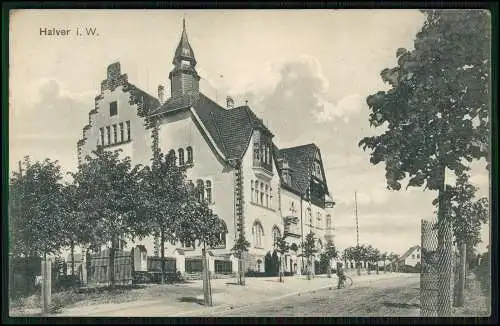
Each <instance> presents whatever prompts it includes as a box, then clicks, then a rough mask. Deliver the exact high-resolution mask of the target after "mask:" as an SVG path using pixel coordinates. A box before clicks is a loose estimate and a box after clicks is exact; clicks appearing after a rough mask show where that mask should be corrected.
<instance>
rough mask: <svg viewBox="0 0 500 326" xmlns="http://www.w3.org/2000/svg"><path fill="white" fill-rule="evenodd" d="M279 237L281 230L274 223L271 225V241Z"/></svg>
mask: <svg viewBox="0 0 500 326" xmlns="http://www.w3.org/2000/svg"><path fill="white" fill-rule="evenodd" d="M279 238H281V232H280V229H279V228H278V227H277V226H276V225H275V226H273V243H276V241H278V239H279Z"/></svg>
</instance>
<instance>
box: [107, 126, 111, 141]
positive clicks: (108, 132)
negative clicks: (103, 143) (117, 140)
mask: <svg viewBox="0 0 500 326" xmlns="http://www.w3.org/2000/svg"><path fill="white" fill-rule="evenodd" d="M106 135H107V136H108V137H107V138H108V143H107V145H110V144H111V128H110V127H109V126H107V127H106Z"/></svg>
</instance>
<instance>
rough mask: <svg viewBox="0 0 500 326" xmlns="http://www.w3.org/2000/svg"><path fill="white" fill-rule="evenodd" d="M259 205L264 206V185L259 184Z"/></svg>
mask: <svg viewBox="0 0 500 326" xmlns="http://www.w3.org/2000/svg"><path fill="white" fill-rule="evenodd" d="M259 204H261V205H264V184H263V183H261V184H260V203H259Z"/></svg>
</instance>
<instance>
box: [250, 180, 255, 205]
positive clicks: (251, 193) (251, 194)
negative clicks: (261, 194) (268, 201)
mask: <svg viewBox="0 0 500 326" xmlns="http://www.w3.org/2000/svg"><path fill="white" fill-rule="evenodd" d="M250 184H251V189H252V190H251V192H250V197H251V198H250V200H251V202H252V203H253V198H254V195H253V192H254V187H253V180H252V181H250Z"/></svg>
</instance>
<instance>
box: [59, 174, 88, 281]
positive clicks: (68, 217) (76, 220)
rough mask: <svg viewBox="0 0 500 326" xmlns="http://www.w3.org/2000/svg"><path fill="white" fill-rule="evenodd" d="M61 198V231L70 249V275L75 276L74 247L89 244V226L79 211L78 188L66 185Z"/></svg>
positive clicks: (72, 184) (71, 184) (73, 184)
mask: <svg viewBox="0 0 500 326" xmlns="http://www.w3.org/2000/svg"><path fill="white" fill-rule="evenodd" d="M62 196H63V199H64V201H63V205H62V207H61V208H62V211H63V215H62V216H63V221H62V222H63V224H64V226H63V227H62V229H61V231H62V232H63V234H64V237H65V239H66V241H67V243H68V245H69V247H70V254H71V275H75V246H77V245H81V244H85V243H89V241H90V233H91V232H92V230H91V228H90V227H89V225H87V224H86V223H85V222H86V220H85V215H84V214H83V213H82V212H81V211H80V210H79V203H80V200H79V198H78V188H77V185H76V184H75V183H73V182H71V183H66V184H65V185H64V187H63V188H62Z"/></svg>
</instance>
